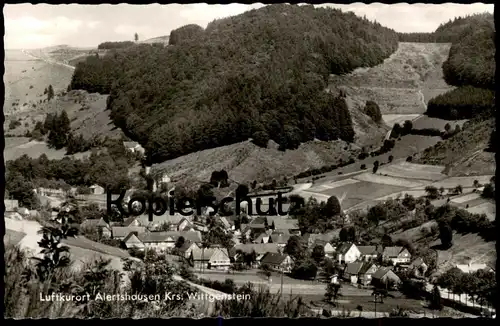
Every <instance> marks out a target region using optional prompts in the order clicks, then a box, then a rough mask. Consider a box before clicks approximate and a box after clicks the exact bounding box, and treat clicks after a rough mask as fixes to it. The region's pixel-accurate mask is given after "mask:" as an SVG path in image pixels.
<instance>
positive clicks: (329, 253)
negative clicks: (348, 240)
mask: <svg viewBox="0 0 500 326" xmlns="http://www.w3.org/2000/svg"><path fill="white" fill-rule="evenodd" d="M316 246H320V247H322V248H323V250H324V251H325V257H329V258H333V257H334V256H335V247H334V246H332V245H331V244H330V243H329V242H325V241H322V240H316V242H314V244H313V246H312V247H313V248H314V247H316Z"/></svg>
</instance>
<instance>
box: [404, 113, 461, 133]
mask: <svg viewBox="0 0 500 326" xmlns="http://www.w3.org/2000/svg"><path fill="white" fill-rule="evenodd" d="M403 122H404V121H403ZM465 122H467V120H444V119H439V118H431V117H428V116H426V115H422V116H420V117H419V118H418V119H415V120H413V122H412V124H413V128H415V129H425V128H435V129H439V130H441V131H444V126H446V124H447V123H449V124H450V126H451V130H455V128H456V126H457V125H458V126H460V128H462V127H463V125H464V123H465Z"/></svg>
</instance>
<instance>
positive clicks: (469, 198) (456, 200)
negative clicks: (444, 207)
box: [451, 192, 481, 204]
mask: <svg viewBox="0 0 500 326" xmlns="http://www.w3.org/2000/svg"><path fill="white" fill-rule="evenodd" d="M478 198H481V195H480V194H479V193H477V192H474V193H471V194H466V195H463V196H457V197H454V198H452V199H451V202H452V203H457V204H463V203H465V202H470V201H473V200H475V199H478Z"/></svg>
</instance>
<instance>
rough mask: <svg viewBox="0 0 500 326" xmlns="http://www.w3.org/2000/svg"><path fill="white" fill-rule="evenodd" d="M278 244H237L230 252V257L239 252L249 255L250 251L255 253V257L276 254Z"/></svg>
mask: <svg viewBox="0 0 500 326" xmlns="http://www.w3.org/2000/svg"><path fill="white" fill-rule="evenodd" d="M278 248H279V247H278V244H277V243H246V244H237V245H235V246H234V247H233V248H231V250H230V254H231V257H232V256H234V255H235V254H236V253H237V252H238V251H239V250H240V251H242V252H244V253H247V254H250V253H252V251H255V253H256V254H257V255H264V254H266V253H268V252H273V253H278V252H279V250H278Z"/></svg>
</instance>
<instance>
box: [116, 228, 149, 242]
mask: <svg viewBox="0 0 500 326" xmlns="http://www.w3.org/2000/svg"><path fill="white" fill-rule="evenodd" d="M146 231H147V230H146V228H145V227H143V226H115V227H112V228H111V233H112V236H113V239H116V240H123V239H125V238H126V237H127V236H128V235H129V234H130V233H135V235H136V236H137V235H138V234H140V233H145V232H146Z"/></svg>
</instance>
